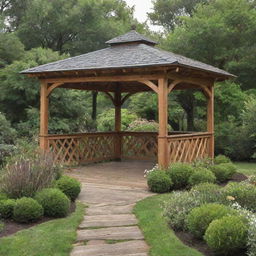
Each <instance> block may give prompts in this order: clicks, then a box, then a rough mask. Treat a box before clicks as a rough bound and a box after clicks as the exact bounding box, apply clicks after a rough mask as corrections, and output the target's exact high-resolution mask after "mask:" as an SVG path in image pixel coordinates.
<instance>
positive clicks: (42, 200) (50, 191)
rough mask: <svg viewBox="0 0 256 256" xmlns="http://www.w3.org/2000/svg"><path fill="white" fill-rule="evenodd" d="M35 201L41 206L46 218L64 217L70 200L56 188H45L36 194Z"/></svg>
mask: <svg viewBox="0 0 256 256" xmlns="http://www.w3.org/2000/svg"><path fill="white" fill-rule="evenodd" d="M35 199H36V200H37V201H38V202H39V204H41V205H42V206H43V209H44V215H45V216H48V217H65V216H67V214H68V211H69V207H70V200H69V199H68V197H67V196H66V195H65V194H64V193H63V192H61V191H60V190H59V189H57V188H46V189H43V190H42V191H40V192H38V193H37V194H36V196H35Z"/></svg>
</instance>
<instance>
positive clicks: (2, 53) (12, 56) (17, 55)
mask: <svg viewBox="0 0 256 256" xmlns="http://www.w3.org/2000/svg"><path fill="white" fill-rule="evenodd" d="M24 53H25V52H24V45H23V44H22V43H21V42H20V40H19V38H18V37H17V36H16V35H15V34H13V33H3V32H0V68H2V67H4V66H6V65H8V64H11V63H12V62H13V61H14V60H19V59H21V57H23V55H24Z"/></svg>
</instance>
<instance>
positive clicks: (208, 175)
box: [188, 168, 216, 186]
mask: <svg viewBox="0 0 256 256" xmlns="http://www.w3.org/2000/svg"><path fill="white" fill-rule="evenodd" d="M215 181H216V177H215V175H214V174H213V173H212V172H211V171H210V170H208V169H206V168H197V169H196V170H195V171H194V173H192V175H191V176H190V177H189V180H188V183H189V185H190V186H194V185H197V184H200V183H205V182H208V183H214V182H215Z"/></svg>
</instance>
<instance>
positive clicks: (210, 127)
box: [207, 85, 214, 159]
mask: <svg viewBox="0 0 256 256" xmlns="http://www.w3.org/2000/svg"><path fill="white" fill-rule="evenodd" d="M209 91H210V97H208V102H207V131H208V132H210V133H212V135H211V139H210V143H209V157H210V158H212V159H213V158H214V87H213V85H212V86H211V87H210V88H209Z"/></svg>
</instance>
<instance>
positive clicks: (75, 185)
mask: <svg viewBox="0 0 256 256" xmlns="http://www.w3.org/2000/svg"><path fill="white" fill-rule="evenodd" d="M55 186H56V187H57V188H58V189H59V190H61V191H62V192H63V193H64V194H65V195H66V196H68V197H69V198H70V199H71V200H72V201H75V200H76V198H77V197H78V195H79V193H80V191H81V184H80V182H79V181H78V180H76V179H74V178H71V177H68V176H62V177H61V178H60V179H59V180H57V181H56V183H55Z"/></svg>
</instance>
